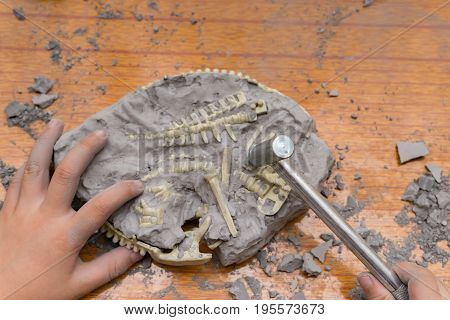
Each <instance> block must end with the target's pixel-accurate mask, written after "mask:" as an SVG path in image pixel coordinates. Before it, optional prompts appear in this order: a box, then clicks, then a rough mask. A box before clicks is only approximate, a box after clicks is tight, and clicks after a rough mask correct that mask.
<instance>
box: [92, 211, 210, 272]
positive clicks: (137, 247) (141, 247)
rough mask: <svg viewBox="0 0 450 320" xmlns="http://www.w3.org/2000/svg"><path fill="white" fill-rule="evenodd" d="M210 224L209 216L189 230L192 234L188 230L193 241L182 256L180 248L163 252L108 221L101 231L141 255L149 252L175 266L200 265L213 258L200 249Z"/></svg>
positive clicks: (155, 259) (152, 255)
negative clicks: (199, 224) (125, 232)
mask: <svg viewBox="0 0 450 320" xmlns="http://www.w3.org/2000/svg"><path fill="white" fill-rule="evenodd" d="M210 224H211V218H210V217H207V218H206V219H205V220H204V221H203V223H202V225H201V226H200V227H199V228H197V229H194V230H192V231H188V232H189V233H191V234H188V232H186V234H188V235H189V236H192V238H193V242H192V245H191V247H190V248H189V250H188V251H187V252H185V254H184V255H183V256H182V257H179V250H178V248H175V249H173V250H172V251H171V252H170V253H163V251H162V250H161V249H159V248H157V247H153V246H151V245H149V244H147V243H145V242H142V241H139V240H137V239H136V237H135V236H133V238H129V237H127V236H125V235H124V234H123V233H122V232H121V231H119V230H117V229H116V228H114V227H113V225H112V224H111V223H109V222H108V221H107V222H105V224H104V225H103V226H102V228H101V231H102V232H105V233H106V237H108V238H112V241H113V242H114V243H118V244H119V245H120V246H122V247H126V248H128V249H130V250H133V251H134V252H139V254H140V255H141V256H145V253H146V252H148V254H149V255H150V256H151V257H152V259H153V260H154V261H157V262H159V263H163V264H167V265H173V266H183V265H200V264H205V263H207V262H208V261H210V260H211V258H212V255H211V254H210V253H202V252H200V251H199V242H200V239H201V238H202V237H203V235H204V234H205V233H206V231H207V230H208V228H209V225H210Z"/></svg>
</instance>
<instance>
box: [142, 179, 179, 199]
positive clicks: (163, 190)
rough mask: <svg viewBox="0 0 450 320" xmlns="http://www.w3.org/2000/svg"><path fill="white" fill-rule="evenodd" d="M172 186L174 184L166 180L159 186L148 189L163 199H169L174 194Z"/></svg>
mask: <svg viewBox="0 0 450 320" xmlns="http://www.w3.org/2000/svg"><path fill="white" fill-rule="evenodd" d="M171 187H172V186H171V185H170V184H169V183H167V182H165V183H163V184H160V185H157V186H153V187H149V188H148V189H147V190H148V191H150V192H152V193H154V194H155V196H157V197H158V198H160V199H161V200H163V201H167V200H168V199H169V198H170V197H171V196H172V194H174V193H173V192H171V191H170V188H171Z"/></svg>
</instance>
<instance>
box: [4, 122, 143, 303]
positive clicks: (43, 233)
mask: <svg viewBox="0 0 450 320" xmlns="http://www.w3.org/2000/svg"><path fill="white" fill-rule="evenodd" d="M62 131H63V123H62V122H61V121H58V120H52V121H51V122H50V123H49V125H48V127H47V128H46V130H45V131H44V133H43V134H42V135H41V136H40V138H39V139H38V140H37V142H36V144H35V145H34V147H33V150H32V152H31V155H30V157H29V159H28V161H27V162H26V164H25V165H24V166H22V167H21V168H20V169H19V170H18V171H17V173H16V174H15V176H14V179H13V182H12V184H11V186H10V187H9V190H8V192H7V194H6V199H5V203H4V206H3V209H2V210H1V211H0V298H3V299H71V298H79V297H82V296H83V295H85V294H87V293H89V292H91V291H92V290H94V289H96V288H97V287H99V286H101V285H103V284H105V283H107V282H109V281H110V280H111V279H113V278H115V277H117V276H119V275H120V274H122V273H124V272H125V271H126V270H127V269H128V268H129V267H130V266H131V265H132V264H133V263H135V262H136V261H138V260H139V259H140V258H141V256H140V255H139V254H137V253H134V252H132V251H130V250H128V249H126V248H116V249H114V250H112V251H110V252H108V253H106V254H104V255H103V256H101V257H99V258H97V259H95V260H93V261H90V262H83V261H82V260H81V259H80V257H79V255H78V254H79V252H80V250H81V248H82V247H83V245H84V244H85V243H86V241H87V239H88V238H89V237H90V236H91V235H92V234H93V233H94V232H96V230H98V229H99V228H100V227H101V225H102V224H103V223H104V222H105V221H106V219H108V217H109V216H110V215H111V214H112V213H113V212H114V211H115V210H116V209H118V208H119V207H120V206H122V205H123V204H124V203H125V202H127V201H129V200H131V199H132V198H134V197H136V196H137V195H139V194H141V193H142V191H143V189H144V186H143V184H142V182H140V181H122V182H119V183H117V184H115V185H113V186H111V187H110V188H108V189H107V190H105V191H103V192H101V193H99V194H98V195H97V196H96V197H94V198H93V199H92V200H90V201H89V202H87V203H86V204H85V205H84V206H83V207H82V208H81V209H80V210H79V211H78V212H75V211H74V210H73V209H72V208H71V203H72V200H73V198H74V195H75V193H76V190H77V188H78V183H79V179H80V176H81V175H82V174H83V171H84V170H85V169H86V168H87V166H88V165H89V163H90V161H91V160H92V159H93V157H94V156H95V155H96V154H97V152H99V151H100V150H101V149H102V148H103V147H104V145H105V144H106V141H107V136H106V134H105V132H103V131H97V132H94V133H92V134H90V135H88V136H87V137H85V138H84V139H82V140H81V141H80V142H79V143H78V144H77V145H76V146H75V147H74V148H73V149H72V150H71V151H70V152H69V153H68V154H67V156H66V157H65V158H64V160H63V161H62V162H61V163H60V165H59V166H58V167H57V168H56V170H55V173H54V174H53V176H52V177H51V179H50V177H49V166H50V162H51V158H52V154H53V146H54V144H55V142H56V141H57V140H58V138H59V137H60V136H61V134H62Z"/></svg>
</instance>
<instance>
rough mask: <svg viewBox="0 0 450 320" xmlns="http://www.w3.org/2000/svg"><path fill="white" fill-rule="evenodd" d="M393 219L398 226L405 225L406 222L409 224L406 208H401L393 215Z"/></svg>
mask: <svg viewBox="0 0 450 320" xmlns="http://www.w3.org/2000/svg"><path fill="white" fill-rule="evenodd" d="M394 221H395V222H396V223H397V224H398V225H399V226H402V227H404V226H406V225H407V224H409V217H408V213H407V210H404V209H403V210H401V211H400V212H399V213H398V214H397V215H396V216H395V217H394Z"/></svg>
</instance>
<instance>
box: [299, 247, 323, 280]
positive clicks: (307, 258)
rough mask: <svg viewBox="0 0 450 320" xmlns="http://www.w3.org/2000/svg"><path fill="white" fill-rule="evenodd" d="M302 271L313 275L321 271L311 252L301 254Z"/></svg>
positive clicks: (315, 275)
mask: <svg viewBox="0 0 450 320" xmlns="http://www.w3.org/2000/svg"><path fill="white" fill-rule="evenodd" d="M303 271H305V272H306V273H307V274H308V275H310V276H313V277H317V276H318V275H319V274H321V273H322V269H321V268H320V267H319V266H318V265H317V264H316V263H315V262H314V258H313V256H312V254H310V253H308V252H307V253H305V254H304V255H303Z"/></svg>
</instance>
